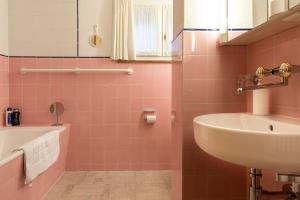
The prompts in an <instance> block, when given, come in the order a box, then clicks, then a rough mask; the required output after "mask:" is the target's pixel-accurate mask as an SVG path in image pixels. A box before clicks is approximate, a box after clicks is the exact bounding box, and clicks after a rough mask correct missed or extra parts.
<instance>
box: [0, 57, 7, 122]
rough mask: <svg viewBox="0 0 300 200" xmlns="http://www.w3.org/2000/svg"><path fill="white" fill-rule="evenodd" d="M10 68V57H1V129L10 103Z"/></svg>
mask: <svg viewBox="0 0 300 200" xmlns="http://www.w3.org/2000/svg"><path fill="white" fill-rule="evenodd" d="M8 85H9V68H8V57H5V56H1V55H0V112H1V113H0V127H1V126H3V125H4V124H5V120H4V118H5V117H4V111H5V109H6V108H7V107H8V104H9V103H8V102H9V87H8Z"/></svg>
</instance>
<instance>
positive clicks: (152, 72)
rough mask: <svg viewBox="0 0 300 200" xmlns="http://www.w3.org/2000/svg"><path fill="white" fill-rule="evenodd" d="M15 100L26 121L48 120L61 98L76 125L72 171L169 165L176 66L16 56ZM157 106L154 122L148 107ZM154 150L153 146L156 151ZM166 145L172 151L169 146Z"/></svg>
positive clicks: (68, 119) (70, 156)
mask: <svg viewBox="0 0 300 200" xmlns="http://www.w3.org/2000/svg"><path fill="white" fill-rule="evenodd" d="M23 66H31V67H38V68H47V67H51V68H52V67H54V68H55V67H57V68H59V67H64V68H73V67H82V68H128V67H132V68H134V74H133V75H131V76H128V75H124V74H101V73H98V74H95V73H87V74H81V75H74V74H26V75H20V73H19V69H20V68H21V67H23ZM10 68H11V73H10V102H11V104H12V106H17V107H20V108H21V109H22V122H23V123H25V124H49V123H53V122H54V121H55V118H54V117H53V116H51V115H50V114H49V111H48V110H49V105H50V104H51V103H52V102H54V101H61V102H62V103H63V104H64V105H65V113H64V116H63V117H62V118H61V120H62V121H63V122H65V123H70V124H71V136H70V145H69V154H68V160H67V170H146V169H151V170H155V169H169V168H170V151H169V146H170V143H171V142H170V140H171V139H170V137H171V135H170V134H171V119H170V113H171V64H170V63H161V64H159V63H117V62H113V61H111V60H110V59H98V58H11V59H10ZM146 108H154V109H156V110H157V115H158V120H157V123H156V124H155V125H154V126H149V125H147V124H145V123H144V121H143V116H142V113H143V109H146ZM153 149H154V150H153ZM166 149H167V150H166Z"/></svg>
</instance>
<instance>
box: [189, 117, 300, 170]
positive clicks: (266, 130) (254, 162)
mask: <svg viewBox="0 0 300 200" xmlns="http://www.w3.org/2000/svg"><path fill="white" fill-rule="evenodd" d="M271 129H273V131H271ZM194 135H195V140H196V142H197V144H198V145H199V147H200V148H201V149H203V150H204V151H205V152H207V153H208V154H210V155H212V156H215V157H217V158H219V159H222V160H225V161H228V162H231V163H235V164H238V165H242V166H246V167H252V168H258V169H269V170H274V171H276V172H280V173H300V121H298V120H292V119H288V118H282V117H276V116H275V117H262V116H255V115H251V114H243V113H236V114H212V115H203V116H200V117H196V118H195V119H194Z"/></svg>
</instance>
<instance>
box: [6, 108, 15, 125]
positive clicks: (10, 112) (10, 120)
mask: <svg viewBox="0 0 300 200" xmlns="http://www.w3.org/2000/svg"><path fill="white" fill-rule="evenodd" d="M12 124H13V109H12V108H7V109H6V112H5V125H6V126H12Z"/></svg>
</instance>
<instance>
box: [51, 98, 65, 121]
mask: <svg viewBox="0 0 300 200" xmlns="http://www.w3.org/2000/svg"><path fill="white" fill-rule="evenodd" d="M64 111H65V107H64V105H63V104H62V103H60V102H55V103H53V104H51V105H50V113H51V114H52V115H55V116H56V123H55V124H53V126H61V125H63V124H62V123H59V117H60V116H61V115H62V114H63V113H64Z"/></svg>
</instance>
